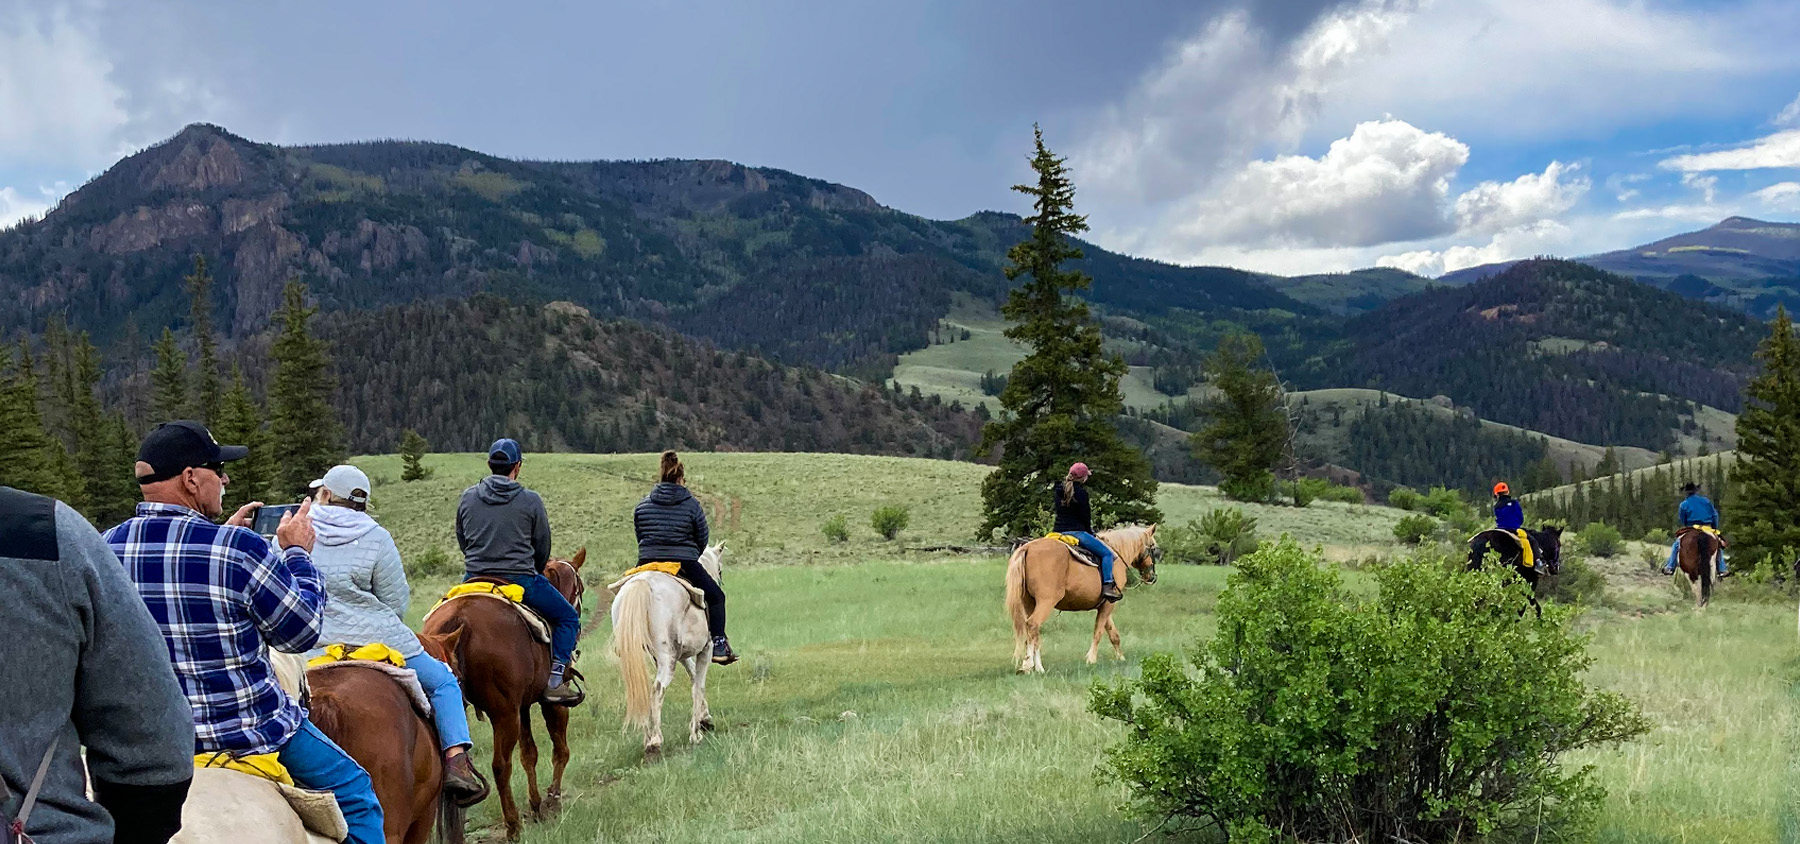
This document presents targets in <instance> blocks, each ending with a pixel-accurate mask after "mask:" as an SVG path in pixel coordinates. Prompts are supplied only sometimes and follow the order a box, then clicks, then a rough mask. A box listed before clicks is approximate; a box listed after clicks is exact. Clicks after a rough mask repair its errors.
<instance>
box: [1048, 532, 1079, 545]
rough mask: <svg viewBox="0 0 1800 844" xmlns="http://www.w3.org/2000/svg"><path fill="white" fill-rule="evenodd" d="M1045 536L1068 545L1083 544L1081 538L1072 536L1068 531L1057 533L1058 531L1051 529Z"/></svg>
mask: <svg viewBox="0 0 1800 844" xmlns="http://www.w3.org/2000/svg"><path fill="white" fill-rule="evenodd" d="M1044 538H1045V539H1054V540H1056V541H1057V542H1061V543H1064V544H1067V545H1080V544H1081V540H1079V539H1076V538H1075V537H1073V536H1070V535H1068V534H1066V533H1057V532H1056V531H1050V532H1049V533H1046V534H1044Z"/></svg>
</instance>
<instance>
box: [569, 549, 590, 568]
mask: <svg viewBox="0 0 1800 844" xmlns="http://www.w3.org/2000/svg"><path fill="white" fill-rule="evenodd" d="M585 562H587V546H586V545H583V546H581V550H579V551H576V552H575V558H574V559H572V560H570V561H569V565H570V566H571V567H573V568H574V569H575V570H576V571H581V564H582V563H585Z"/></svg>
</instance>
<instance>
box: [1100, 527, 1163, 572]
mask: <svg viewBox="0 0 1800 844" xmlns="http://www.w3.org/2000/svg"><path fill="white" fill-rule="evenodd" d="M1096 536H1098V537H1099V539H1100V541H1101V542H1104V543H1106V544H1107V545H1108V546H1109V547H1111V548H1112V549H1113V553H1115V554H1118V555H1119V561H1120V562H1122V563H1125V564H1127V565H1129V564H1131V563H1135V562H1137V561H1138V559H1140V558H1141V557H1143V556H1144V546H1145V545H1146V544H1147V542H1146V540H1147V539H1148V538H1149V536H1150V526H1149V525H1121V526H1119V527H1116V528H1113V529H1111V530H1103V531H1101V532H1100V533H1098V534H1096Z"/></svg>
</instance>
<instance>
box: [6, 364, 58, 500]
mask: <svg viewBox="0 0 1800 844" xmlns="http://www.w3.org/2000/svg"><path fill="white" fill-rule="evenodd" d="M0 431H4V432H5V436H0V485H4V486H10V487H13V488H14V489H22V490H25V491H27V492H35V493H37V494H39V495H48V496H51V497H52V498H66V497H67V496H68V491H67V489H66V484H65V480H66V479H65V477H64V471H63V464H64V463H65V462H66V461H65V460H64V459H63V458H65V457H66V453H65V452H64V451H63V447H62V444H61V443H58V442H57V441H56V440H55V439H53V438H52V437H51V436H50V435H49V434H48V433H46V432H45V430H44V417H43V415H42V414H41V413H39V411H38V386H37V373H36V372H35V371H33V363H32V357H31V346H30V345H29V344H28V343H27V342H26V341H23V340H21V341H20V342H19V353H18V356H17V357H15V356H14V355H13V353H12V349H11V348H10V347H9V348H7V349H6V353H5V358H4V366H0Z"/></svg>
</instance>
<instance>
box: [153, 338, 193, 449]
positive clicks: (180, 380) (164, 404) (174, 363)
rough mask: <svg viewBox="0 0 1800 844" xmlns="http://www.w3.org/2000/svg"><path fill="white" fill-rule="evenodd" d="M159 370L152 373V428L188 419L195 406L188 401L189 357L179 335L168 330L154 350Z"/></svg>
mask: <svg viewBox="0 0 1800 844" xmlns="http://www.w3.org/2000/svg"><path fill="white" fill-rule="evenodd" d="M153 351H154V352H155V353H156V367H155V368H154V369H152V370H150V391H151V399H150V412H151V414H152V415H153V416H155V417H156V418H155V419H153V420H151V424H152V425H158V424H161V423H163V422H171V421H174V420H176V419H186V418H188V417H190V416H191V415H192V414H191V413H190V410H191V409H192V407H193V404H192V402H191V401H190V400H189V398H188V379H187V357H186V356H184V355H183V354H182V353H181V345H180V344H178V343H176V342H175V332H174V331H173V330H171V329H168V328H164V329H163V333H162V336H161V337H159V338H157V340H156V346H155V348H154V349H153Z"/></svg>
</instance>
